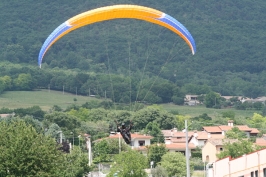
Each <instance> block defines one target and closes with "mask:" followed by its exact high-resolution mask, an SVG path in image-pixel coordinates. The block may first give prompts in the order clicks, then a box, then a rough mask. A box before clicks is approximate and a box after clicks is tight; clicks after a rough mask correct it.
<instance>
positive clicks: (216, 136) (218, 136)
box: [210, 134, 225, 139]
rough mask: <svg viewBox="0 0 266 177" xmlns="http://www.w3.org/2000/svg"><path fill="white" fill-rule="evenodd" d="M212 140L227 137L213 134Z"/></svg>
mask: <svg viewBox="0 0 266 177" xmlns="http://www.w3.org/2000/svg"><path fill="white" fill-rule="evenodd" d="M210 138H211V139H224V138H225V136H224V135H222V134H211V137H210Z"/></svg>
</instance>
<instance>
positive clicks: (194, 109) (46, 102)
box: [0, 90, 260, 117]
mask: <svg viewBox="0 0 266 177" xmlns="http://www.w3.org/2000/svg"><path fill="white" fill-rule="evenodd" d="M75 98H76V99H77V101H76V102H75V101H74V99H75ZM90 100H96V98H92V97H88V96H79V95H74V94H69V93H66V92H64V93H63V92H62V91H52V90H50V91H49V90H36V91H9V92H4V93H3V94H1V95H0V108H2V107H6V108H10V109H14V108H27V107H31V106H34V105H38V106H40V107H41V108H42V109H43V110H45V111H48V110H49V109H50V108H51V107H52V106H53V105H58V106H60V107H61V108H63V109H65V108H67V107H68V106H69V105H71V104H74V103H75V104H77V105H82V104H84V103H86V102H87V101H90ZM161 106H162V107H163V108H164V109H165V110H167V111H169V112H172V113H177V112H178V113H179V114H182V115H189V116H191V117H195V116H198V115H201V114H203V113H207V114H208V115H209V116H211V117H212V116H216V115H218V114H220V113H222V112H225V111H229V110H232V111H234V112H235V115H236V116H240V117H251V116H252V115H253V113H254V112H256V111H255V110H245V111H242V110H235V109H211V108H206V107H205V106H177V105H174V104H162V105H161ZM257 112H258V111H257ZM258 113H260V112H258Z"/></svg>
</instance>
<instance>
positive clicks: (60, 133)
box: [58, 131, 63, 144]
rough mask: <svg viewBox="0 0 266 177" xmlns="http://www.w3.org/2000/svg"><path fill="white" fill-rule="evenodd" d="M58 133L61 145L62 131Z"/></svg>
mask: <svg viewBox="0 0 266 177" xmlns="http://www.w3.org/2000/svg"><path fill="white" fill-rule="evenodd" d="M58 133H59V135H60V140H59V143H60V144H62V139H63V138H62V131H59V132H58Z"/></svg>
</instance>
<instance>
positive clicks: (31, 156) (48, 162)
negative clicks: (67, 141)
mask: <svg viewBox="0 0 266 177" xmlns="http://www.w3.org/2000/svg"><path fill="white" fill-rule="evenodd" d="M0 139H1V141H0V151H1V153H0V176H58V177H60V176H62V174H61V173H62V171H64V159H63V154H62V152H61V151H59V150H58V146H57V144H56V142H55V141H54V139H52V138H49V137H46V136H44V135H42V134H38V133H37V132H36V130H35V129H34V128H33V127H32V126H30V125H27V124H26V123H25V122H24V121H12V122H9V123H8V122H5V121H1V122H0Z"/></svg>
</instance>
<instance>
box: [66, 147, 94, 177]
mask: <svg viewBox="0 0 266 177" xmlns="http://www.w3.org/2000/svg"><path fill="white" fill-rule="evenodd" d="M64 160H65V162H66V163H65V165H66V166H65V171H64V174H63V175H62V176H64V177H83V176H85V175H86V174H87V173H88V172H89V171H90V170H91V169H90V167H89V166H88V155H87V154H86V153H84V152H82V150H81V149H80V148H74V149H73V150H71V153H69V154H66V155H65V158H64Z"/></svg>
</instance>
